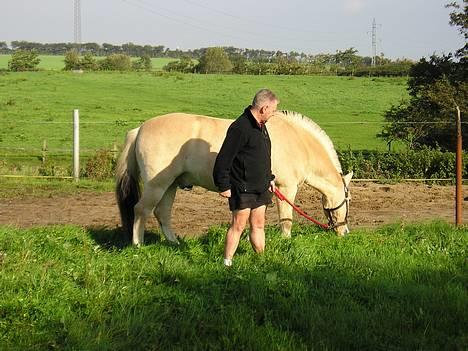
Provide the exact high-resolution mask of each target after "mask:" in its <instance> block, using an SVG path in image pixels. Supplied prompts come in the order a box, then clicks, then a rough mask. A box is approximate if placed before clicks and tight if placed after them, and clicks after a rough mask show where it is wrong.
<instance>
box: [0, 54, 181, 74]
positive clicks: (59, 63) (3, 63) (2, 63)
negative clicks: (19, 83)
mask: <svg viewBox="0 0 468 351" xmlns="http://www.w3.org/2000/svg"><path fill="white" fill-rule="evenodd" d="M39 58H40V60H41V62H40V63H39V65H38V68H39V69H42V70H53V71H61V70H62V69H63V67H64V66H65V63H64V62H63V61H64V59H65V56H59V55H58V56H49V55H39ZM10 59H11V55H0V69H7V68H8V61H10ZM98 59H101V58H99V57H98ZM133 60H137V58H133ZM172 61H175V59H173V58H152V59H151V63H152V65H153V70H161V69H162V68H163V67H164V66H165V65H167V64H168V63H169V62H172Z"/></svg>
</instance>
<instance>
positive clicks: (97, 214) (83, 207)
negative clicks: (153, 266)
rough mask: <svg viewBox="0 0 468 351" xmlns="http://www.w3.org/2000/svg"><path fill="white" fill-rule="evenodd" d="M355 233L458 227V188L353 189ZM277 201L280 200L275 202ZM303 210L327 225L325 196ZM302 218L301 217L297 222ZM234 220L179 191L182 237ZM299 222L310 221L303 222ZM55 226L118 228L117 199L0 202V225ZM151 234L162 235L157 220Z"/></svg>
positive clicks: (81, 196) (308, 192)
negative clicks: (437, 223) (402, 225)
mask: <svg viewBox="0 0 468 351" xmlns="http://www.w3.org/2000/svg"><path fill="white" fill-rule="evenodd" d="M351 195H352V202H351V207H350V217H349V220H350V228H351V230H352V229H353V228H364V227H366V228H369V227H375V226H379V225H382V224H387V223H395V222H421V221H430V220H434V219H444V220H447V221H449V222H452V223H453V222H454V217H455V208H454V206H455V187H454V186H440V185H425V184H392V185H382V184H375V183H353V184H352V186H351ZM467 195H468V186H467V185H465V186H464V188H463V196H464V201H463V223H465V224H466V223H468V197H467ZM276 201H277V200H276ZM296 204H298V205H299V206H300V207H301V208H302V209H303V210H305V211H306V212H307V213H308V214H310V215H311V216H312V217H314V218H317V219H318V220H323V221H325V219H324V215H323V212H322V209H321V203H320V194H319V193H318V192H316V191H315V190H313V189H310V188H307V187H303V188H302V189H301V190H300V192H299V194H298V196H297V198H296ZM277 218H278V217H277V210H276V206H272V207H270V208H269V209H268V211H267V223H268V224H275V223H277ZM296 218H297V216H296ZM229 219H230V213H229V211H228V207H227V203H226V200H225V199H223V198H221V197H220V196H219V195H218V194H216V193H212V192H208V191H206V190H204V189H202V188H194V189H193V190H192V191H183V190H179V191H178V193H177V196H176V201H175V204H174V209H173V227H174V230H175V232H176V233H177V234H178V235H180V236H198V235H202V234H203V233H204V232H205V231H206V230H207V229H208V228H209V227H210V226H213V225H218V224H223V223H227V222H228V221H229ZM297 219H298V220H300V221H305V220H304V219H303V218H302V217H301V218H300V219H299V218H297ZM51 224H77V225H82V226H86V227H108V228H115V227H117V226H119V224H120V219H119V213H118V209H117V204H116V201H115V197H114V194H113V193H110V192H109V193H91V192H81V193H77V194H63V195H51V196H49V197H39V198H38V197H34V198H32V197H25V196H23V197H17V196H15V197H7V198H2V199H0V225H13V226H18V227H30V226H38V225H51ZM147 228H148V230H153V231H154V230H158V224H157V222H156V220H154V219H151V220H150V221H149V223H148V224H147Z"/></svg>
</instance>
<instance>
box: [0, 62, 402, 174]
mask: <svg viewBox="0 0 468 351" xmlns="http://www.w3.org/2000/svg"><path fill="white" fill-rule="evenodd" d="M262 87H269V88H271V89H273V90H274V91H276V92H277V93H278V95H279V97H280V100H281V104H280V108H281V109H287V110H292V111H297V112H300V113H302V114H304V115H306V116H308V117H310V118H312V119H313V120H315V121H316V122H317V123H319V125H321V126H322V127H323V128H324V129H325V131H326V132H327V133H328V134H329V135H330V137H331V139H332V140H333V142H334V143H335V145H336V146H337V147H338V148H339V149H347V148H348V147H350V148H352V149H381V150H383V149H385V148H386V145H385V143H384V142H383V141H381V140H379V139H377V138H376V136H375V135H376V133H377V132H379V131H380V129H381V122H382V121H383V118H382V113H383V111H385V110H386V109H388V108H389V107H390V106H391V105H392V104H396V103H398V102H399V101H400V100H401V99H402V98H405V97H406V96H407V92H406V80H405V79H403V78H375V79H369V78H354V79H350V78H346V77H322V76H240V75H200V74H169V73H164V72H153V73H146V72H141V73H139V72H127V73H118V72H91V73H87V72H85V73H82V74H76V73H71V72H59V71H42V72H25V73H3V74H0V124H1V125H2V128H0V161H1V160H2V159H4V160H6V162H7V164H9V165H10V166H9V167H10V168H15V169H20V170H21V172H22V173H23V171H25V172H26V173H29V171H27V170H24V168H25V167H26V165H27V164H29V163H31V162H32V161H31V160H33V161H34V162H33V163H38V162H39V156H40V149H41V147H42V144H43V140H47V146H48V150H49V151H50V152H49V157H55V156H57V155H60V154H61V153H62V152H66V156H64V157H65V159H66V160H67V164H69V159H70V150H71V148H72V124H71V121H72V110H73V109H74V108H78V109H80V119H81V136H80V141H81V148H82V153H83V154H85V153H86V152H87V150H95V149H101V148H111V147H112V146H113V144H117V145H121V144H122V143H123V140H124V137H125V134H126V132H127V131H128V130H129V129H131V128H134V127H136V126H138V125H140V124H141V122H142V121H144V120H147V119H149V118H151V117H153V116H158V115H161V114H165V113H169V112H175V111H180V112H189V113H197V114H204V115H208V116H217V117H222V118H230V119H233V118H236V117H237V116H238V115H239V114H240V113H241V111H242V110H243V109H244V107H245V106H246V105H248V104H249V103H250V101H251V99H252V96H253V94H254V92H255V91H256V90H258V89H259V88H262ZM356 122H369V123H365V124H360V123H356ZM23 149H24V150H23ZM89 152H94V151H89ZM51 159H52V158H51ZM26 160H28V162H26ZM12 165H13V166H12ZM15 165H19V166H18V167H16V166H15ZM1 166H2V165H1V164H0V168H1ZM0 173H2V172H0Z"/></svg>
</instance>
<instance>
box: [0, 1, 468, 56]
mask: <svg viewBox="0 0 468 351" xmlns="http://www.w3.org/2000/svg"><path fill="white" fill-rule="evenodd" d="M450 1H452V0H450ZM447 2H449V0H446V1H444V0H281V1H280V0H269V1H268V0H231V1H222V0H169V1H167V0H166V1H156V0H81V27H82V30H81V33H82V34H81V36H82V42H97V43H99V44H102V43H104V42H107V43H112V44H123V43H127V42H133V43H135V44H150V45H164V46H165V47H169V48H171V49H175V48H180V49H196V48H202V47H209V46H235V47H238V48H253V49H267V50H281V51H292V50H294V51H299V52H305V53H308V54H318V53H335V51H336V50H344V49H347V48H350V47H354V48H356V49H357V50H358V51H359V54H360V55H362V56H370V55H371V48H372V41H371V32H372V20H373V18H375V19H376V22H377V53H381V52H383V53H384V54H385V56H387V57H390V58H403V57H406V58H411V59H419V58H420V57H422V56H426V57H427V56H429V55H431V54H432V53H437V54H442V53H449V52H453V51H455V50H456V49H458V48H460V47H461V46H463V38H462V37H461V35H459V34H458V32H457V29H456V28H455V27H451V26H450V25H449V24H448V21H449V12H450V10H449V9H446V8H444V4H446V3H447ZM73 8H74V0H0V41H7V42H11V41H12V40H27V41H36V42H43V43H45V42H49V43H52V42H73V38H74V35H73V18H74V15H73V13H74V12H73Z"/></svg>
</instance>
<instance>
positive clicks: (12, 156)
mask: <svg viewBox="0 0 468 351" xmlns="http://www.w3.org/2000/svg"><path fill="white" fill-rule="evenodd" d="M143 122H144V120H138V121H137V120H134V121H124V120H114V121H80V123H79V125H80V128H85V127H86V126H95V125H98V126H110V125H112V126H118V127H119V128H122V130H121V132H120V134H121V135H120V136H117V135H114V136H113V137H112V136H111V137H109V136H107V137H102V136H100V137H99V146H97V147H85V148H81V149H80V150H79V153H80V158H81V159H82V160H83V161H84V160H86V159H87V158H89V157H91V156H93V155H94V154H95V153H96V152H98V151H102V150H106V151H109V152H110V153H111V154H112V155H113V158H114V159H116V158H117V156H118V152H119V147H118V146H119V145H121V144H122V143H123V141H124V136H125V133H126V132H127V131H128V130H129V129H130V128H136V127H138V126H140V125H141V124H142V123H143ZM390 123H394V124H395V123H397V124H402V125H405V124H407V125H415V124H427V125H434V124H439V125H440V124H449V125H453V124H455V122H453V123H452V122H448V121H442V122H434V121H417V122H407V121H402V122H387V121H365V120H363V121H324V122H320V126H327V125H381V126H383V125H386V124H390ZM8 124H9V125H10V126H12V125H29V126H30V125H38V126H47V125H50V126H54V125H65V126H70V133H69V135H66V136H65V137H64V136H63V135H62V136H56V135H51V134H49V133H47V130H46V134H45V135H44V134H43V135H42V136H40V137H37V136H36V139H37V140H38V141H37V145H41V144H42V147H39V146H38V147H34V146H30V145H28V146H25V147H18V146H3V145H0V178H23V177H24V178H27V177H31V178H44V179H49V178H59V179H72V178H73V177H72V176H69V175H63V174H61V175H50V174H47V175H44V174H42V175H41V174H38V173H37V169H38V168H40V167H41V166H44V165H45V164H46V162H50V161H51V160H53V159H54V160H60V161H61V164H62V165H64V164H67V162H68V166H70V167H71V164H72V156H73V144H72V142H73V140H72V139H73V130H72V129H73V121H47V120H42V121H37V120H34V121H32V120H19V121H13V122H8ZM461 124H462V125H467V124H468V122H461ZM22 137H23V138H26V137H25V136H24V135H23V136H22ZM0 140H1V139H0ZM85 143H86V142H83V144H85ZM51 144H60V145H61V146H59V147H51V146H50V145H51ZM2 159H3V160H2ZM8 160H14V161H21V162H23V161H27V160H29V167H24V166H22V165H18V164H16V163H15V162H13V163H12V164H11V165H9V162H8ZM9 166H10V167H9ZM392 180H394V179H390V178H361V179H353V181H354V182H376V181H392ZM399 180H400V181H405V182H427V181H432V182H434V181H439V182H453V180H454V179H453V178H405V179H399ZM463 181H464V182H467V181H468V180H467V179H463Z"/></svg>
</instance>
